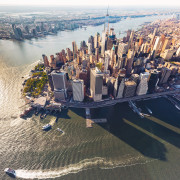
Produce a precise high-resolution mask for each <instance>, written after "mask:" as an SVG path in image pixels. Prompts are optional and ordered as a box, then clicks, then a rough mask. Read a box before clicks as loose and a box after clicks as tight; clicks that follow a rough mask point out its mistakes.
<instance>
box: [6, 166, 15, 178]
mask: <svg viewBox="0 0 180 180" xmlns="http://www.w3.org/2000/svg"><path fill="white" fill-rule="evenodd" d="M4 172H5V173H6V174H8V175H9V176H11V177H14V178H15V177H16V172H15V170H13V169H11V168H6V169H5V170H4Z"/></svg>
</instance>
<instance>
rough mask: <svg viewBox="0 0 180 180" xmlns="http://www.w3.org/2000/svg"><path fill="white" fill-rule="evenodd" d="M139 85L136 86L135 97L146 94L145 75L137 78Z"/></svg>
mask: <svg viewBox="0 0 180 180" xmlns="http://www.w3.org/2000/svg"><path fill="white" fill-rule="evenodd" d="M139 81H140V82H139V84H138V86H137V90H136V95H138V96H139V95H144V94H146V93H147V90H148V83H147V78H146V75H141V76H140V78H139Z"/></svg>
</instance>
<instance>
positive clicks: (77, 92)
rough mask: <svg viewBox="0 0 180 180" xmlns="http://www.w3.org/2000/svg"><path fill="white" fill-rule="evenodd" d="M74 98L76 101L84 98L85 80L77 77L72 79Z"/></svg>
mask: <svg viewBox="0 0 180 180" xmlns="http://www.w3.org/2000/svg"><path fill="white" fill-rule="evenodd" d="M72 89H73V99H74V101H83V100H84V81H83V80H81V79H75V80H73V81H72Z"/></svg>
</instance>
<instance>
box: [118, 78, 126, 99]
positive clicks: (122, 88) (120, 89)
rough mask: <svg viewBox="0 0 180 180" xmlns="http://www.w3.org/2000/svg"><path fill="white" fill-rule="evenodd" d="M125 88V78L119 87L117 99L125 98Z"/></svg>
mask: <svg viewBox="0 0 180 180" xmlns="http://www.w3.org/2000/svg"><path fill="white" fill-rule="evenodd" d="M124 87H125V79H124V78H123V79H122V80H121V83H120V85H119V88H118V93H117V96H116V98H123V92H124Z"/></svg>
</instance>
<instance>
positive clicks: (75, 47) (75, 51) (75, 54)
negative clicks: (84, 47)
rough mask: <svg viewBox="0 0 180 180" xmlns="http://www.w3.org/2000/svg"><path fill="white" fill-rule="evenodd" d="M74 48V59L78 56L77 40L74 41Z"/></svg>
mask: <svg viewBox="0 0 180 180" xmlns="http://www.w3.org/2000/svg"><path fill="white" fill-rule="evenodd" d="M72 49H73V59H75V58H77V45H76V42H75V41H73V42H72Z"/></svg>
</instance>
